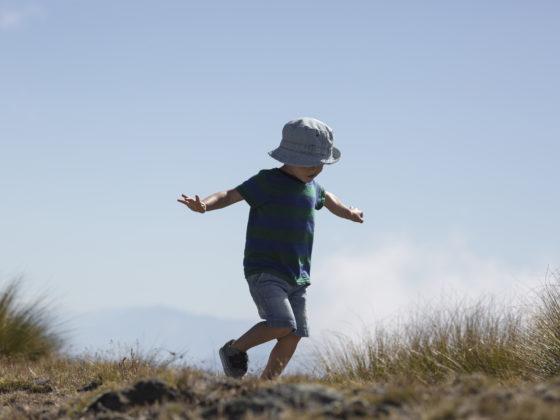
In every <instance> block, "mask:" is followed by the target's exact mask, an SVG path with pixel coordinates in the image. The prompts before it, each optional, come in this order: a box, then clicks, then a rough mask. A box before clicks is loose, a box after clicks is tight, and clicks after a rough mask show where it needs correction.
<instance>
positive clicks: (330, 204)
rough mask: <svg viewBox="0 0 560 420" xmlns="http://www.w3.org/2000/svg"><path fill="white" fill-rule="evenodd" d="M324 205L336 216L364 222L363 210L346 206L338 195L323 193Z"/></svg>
mask: <svg viewBox="0 0 560 420" xmlns="http://www.w3.org/2000/svg"><path fill="white" fill-rule="evenodd" d="M325 207H326V208H327V209H329V211H330V212H331V213H333V214H335V215H337V216H338V217H342V218H344V219H348V220H352V221H353V222H358V223H364V212H363V211H361V210H360V209H357V208H355V207H346V206H345V205H344V204H342V202H341V201H340V200H339V199H338V197H337V196H336V195H334V194H331V193H330V192H328V191H327V192H326V193H325Z"/></svg>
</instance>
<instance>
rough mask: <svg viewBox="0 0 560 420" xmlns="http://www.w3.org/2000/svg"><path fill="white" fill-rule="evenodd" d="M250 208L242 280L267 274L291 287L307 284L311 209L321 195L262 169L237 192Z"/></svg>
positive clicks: (316, 186) (318, 203) (276, 172)
mask: <svg viewBox="0 0 560 420" xmlns="http://www.w3.org/2000/svg"><path fill="white" fill-rule="evenodd" d="M237 191H238V192H239V194H241V196H242V197H243V198H244V199H245V201H247V203H248V204H249V205H250V206H251V211H250V212H249V221H248V223H247V239H246V242H245V258H244V260H243V266H244V271H245V277H248V276H250V275H252V274H259V273H269V274H273V275H276V276H278V277H280V278H282V279H284V280H286V281H287V282H289V283H291V284H298V285H303V284H310V278H309V274H310V271H311V250H312V248H313V232H314V228H315V220H314V219H315V210H319V209H320V208H321V207H323V204H324V203H325V190H324V189H323V188H322V187H321V186H320V185H319V184H317V183H316V182H315V181H312V182H309V183H307V184H305V183H303V182H302V181H300V180H299V179H297V178H295V177H293V176H292V175H289V174H287V173H285V172H283V171H282V170H280V169H265V170H262V171H260V172H259V173H258V174H257V175H255V176H253V177H252V178H250V179H249V180H247V181H245V182H244V183H243V184H241V185H239V186H238V187H237Z"/></svg>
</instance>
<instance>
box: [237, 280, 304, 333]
mask: <svg viewBox="0 0 560 420" xmlns="http://www.w3.org/2000/svg"><path fill="white" fill-rule="evenodd" d="M247 283H248V284H249V291H250V292H251V296H252V297H253V300H254V301H255V304H256V305H257V309H258V311H259V316H260V317H261V318H262V319H264V320H266V325H268V326H269V327H283V328H293V329H294V330H295V331H294V332H292V334H295V335H299V336H300V337H309V329H308V326H307V313H306V309H305V301H306V298H307V285H304V286H297V285H291V284H289V283H288V282H286V281H284V280H282V279H281V278H278V277H276V276H274V275H272V274H268V273H260V274H253V275H252V276H249V277H247Z"/></svg>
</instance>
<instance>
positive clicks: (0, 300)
mask: <svg viewBox="0 0 560 420" xmlns="http://www.w3.org/2000/svg"><path fill="white" fill-rule="evenodd" d="M20 284H21V282H20V279H16V280H14V281H12V282H10V283H7V284H6V285H5V286H4V288H3V290H1V291H0V356H2V357H6V356H14V355H21V356H25V357H27V358H31V359H37V358H40V357H44V356H48V355H51V354H54V353H56V352H57V351H58V350H60V348H61V346H62V342H63V340H62V337H61V334H60V332H58V331H57V330H56V328H55V325H54V324H55V323H54V319H53V317H52V316H51V313H50V311H49V308H48V306H47V305H46V304H45V300H44V298H43V299H42V298H39V299H37V300H35V301H32V302H29V303H25V302H22V301H21V299H20Z"/></svg>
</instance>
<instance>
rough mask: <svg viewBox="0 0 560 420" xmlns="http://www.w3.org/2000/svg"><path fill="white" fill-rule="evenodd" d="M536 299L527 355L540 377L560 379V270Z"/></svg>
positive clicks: (550, 274) (552, 275) (550, 276)
mask: <svg viewBox="0 0 560 420" xmlns="http://www.w3.org/2000/svg"><path fill="white" fill-rule="evenodd" d="M535 300H536V303H535V305H534V309H533V311H531V314H530V317H531V318H530V319H531V322H530V324H529V328H527V334H526V343H525V345H524V347H523V353H524V355H525V357H526V358H527V359H529V360H531V367H532V370H533V374H534V375H535V376H536V377H540V378H546V377H551V376H557V375H559V374H560V271H556V272H552V273H549V278H548V279H547V281H546V282H545V284H544V285H543V287H542V288H541V289H540V290H539V291H538V292H537V293H536V298H535Z"/></svg>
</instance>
